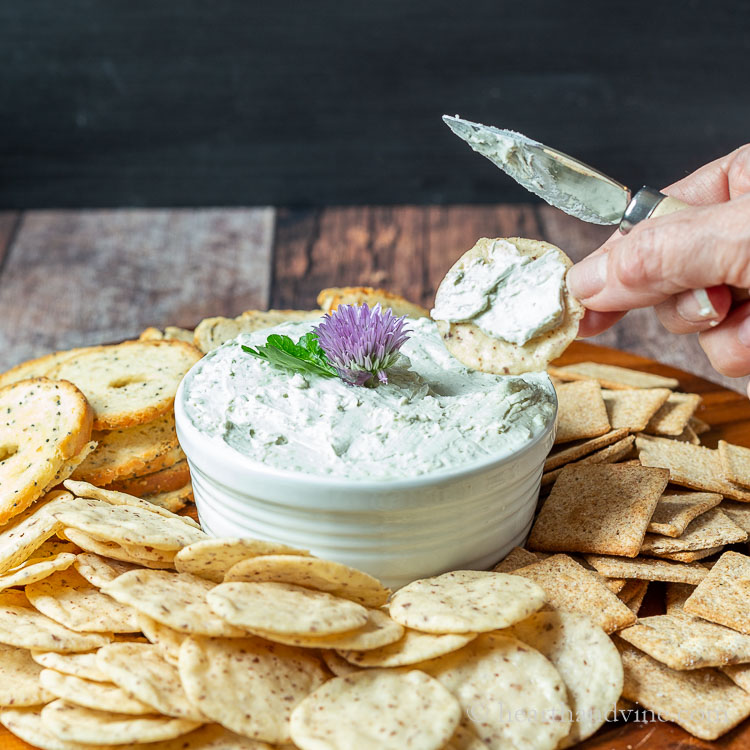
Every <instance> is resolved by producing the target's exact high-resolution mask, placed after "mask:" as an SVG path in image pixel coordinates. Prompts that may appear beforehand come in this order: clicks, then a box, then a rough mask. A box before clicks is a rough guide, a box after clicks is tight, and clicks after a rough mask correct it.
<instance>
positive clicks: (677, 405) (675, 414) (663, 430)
mask: <svg viewBox="0 0 750 750" xmlns="http://www.w3.org/2000/svg"><path fill="white" fill-rule="evenodd" d="M701 401H702V399H701V397H700V396H699V395H698V394H697V393H670V395H669V398H668V399H667V401H666V403H665V404H663V405H662V406H661V407H660V408H659V410H658V411H657V412H656V414H654V416H653V417H651V419H650V420H649V423H648V425H646V427H645V428H644V431H645V432H647V433H649V434H650V435H673V436H674V437H679V436H680V435H682V433H683V432H684V431H685V430H686V429H688V427H689V424H690V419H691V417H692V416H693V414H695V410H696V409H697V408H698V407H699V406H700V405H701Z"/></svg>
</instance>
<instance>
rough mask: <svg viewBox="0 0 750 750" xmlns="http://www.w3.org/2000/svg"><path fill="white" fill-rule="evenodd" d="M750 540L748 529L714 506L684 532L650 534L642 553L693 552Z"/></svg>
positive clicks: (691, 523)
mask: <svg viewBox="0 0 750 750" xmlns="http://www.w3.org/2000/svg"><path fill="white" fill-rule="evenodd" d="M746 540H747V532H746V531H745V530H744V529H741V528H740V527H739V526H737V524H735V523H733V522H732V521H731V519H730V518H729V516H727V515H725V514H724V513H722V512H721V511H720V510H719V509H718V508H711V510H708V511H706V512H705V513H702V514H701V515H699V516H698V517H697V518H696V519H694V520H693V521H691V522H690V524H689V525H688V527H687V528H686V529H685V531H684V532H683V533H682V535H681V536H678V537H676V538H673V537H669V536H661V535H660V534H646V537H645V539H644V540H643V545H642V546H641V553H642V554H644V555H649V554H654V553H656V554H663V553H675V552H692V551H695V550H705V549H708V548H709V547H719V546H721V545H724V544H735V543H736V542H744V541H746Z"/></svg>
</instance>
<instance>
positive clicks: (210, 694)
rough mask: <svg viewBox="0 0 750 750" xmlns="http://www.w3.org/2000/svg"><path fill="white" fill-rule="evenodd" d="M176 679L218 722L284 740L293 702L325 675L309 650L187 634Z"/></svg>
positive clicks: (263, 737) (249, 733)
mask: <svg viewBox="0 0 750 750" xmlns="http://www.w3.org/2000/svg"><path fill="white" fill-rule="evenodd" d="M179 672H180V679H181V680H182V684H183V687H184V688H185V692H186V693H187V695H188V697H189V698H190V700H191V701H192V702H193V705H194V706H195V707H196V708H197V709H198V710H199V711H201V713H203V714H204V715H206V716H208V717H209V718H211V719H213V720H214V721H217V722H219V723H220V724H222V725H223V726H225V727H227V728H228V729H231V730H232V731H235V732H237V733H238V734H242V735H245V736H247V737H251V738H254V739H258V740H263V741H265V742H277V743H281V742H290V741H291V735H290V733H289V717H290V716H291V713H292V711H293V710H294V708H295V706H296V705H297V704H298V703H299V702H300V701H301V700H302V699H303V698H305V697H307V696H308V695H309V694H310V693H312V692H313V690H315V689H316V688H317V687H319V686H320V685H322V684H323V683H324V682H325V681H326V679H327V677H328V676H327V675H326V673H325V671H324V669H323V667H322V666H321V664H320V662H319V661H318V660H317V659H316V658H315V657H314V656H312V655H311V654H310V653H309V652H305V651H301V650H299V649H293V648H289V647H288V646H282V645H281V644H278V643H268V642H267V641H263V640H262V639H261V638H238V639H224V638H200V637H191V638H187V639H186V640H185V641H184V642H183V644H182V648H181V649H180V661H179Z"/></svg>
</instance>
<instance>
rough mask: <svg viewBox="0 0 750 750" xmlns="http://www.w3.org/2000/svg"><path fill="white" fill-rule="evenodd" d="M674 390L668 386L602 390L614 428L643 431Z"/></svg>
mask: <svg viewBox="0 0 750 750" xmlns="http://www.w3.org/2000/svg"><path fill="white" fill-rule="evenodd" d="M671 393H672V391H670V390H669V389H668V388H647V389H645V388H644V389H638V390H626V391H605V390H603V391H602V398H603V399H604V403H605V405H606V407H607V417H608V418H609V423H610V424H611V425H612V429H613V430H616V429H622V428H625V429H627V430H630V431H631V432H641V431H642V430H644V429H645V427H646V425H647V424H648V423H649V420H650V419H651V418H652V417H653V416H654V415H655V414H656V413H657V412H658V411H659V409H660V407H662V405H663V404H664V403H666V401H667V399H668V398H669V397H670V395H671Z"/></svg>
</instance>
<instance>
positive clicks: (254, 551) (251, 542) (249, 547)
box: [175, 537, 310, 583]
mask: <svg viewBox="0 0 750 750" xmlns="http://www.w3.org/2000/svg"><path fill="white" fill-rule="evenodd" d="M309 554H310V552H309V551H308V550H306V549H297V548H295V547H289V546H287V545H285V544H280V543H277V542H267V541H264V540H262V539H239V538H231V537H224V538H222V539H204V540H202V541H200V542H194V543H193V544H189V545H188V546H187V547H183V548H182V549H181V550H180V551H179V552H178V553H177V554H176V555H175V565H176V567H177V570H178V571H179V572H180V573H192V574H193V575H196V576H200V577H201V578H207V579H208V580H209V581H214V582H215V583H221V582H222V581H223V580H224V576H225V575H226V573H227V571H228V570H229V569H230V568H231V567H232V566H233V565H235V564H236V563H238V562H240V560H246V559H248V558H251V557H257V556H258V555H306V556H309Z"/></svg>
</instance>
